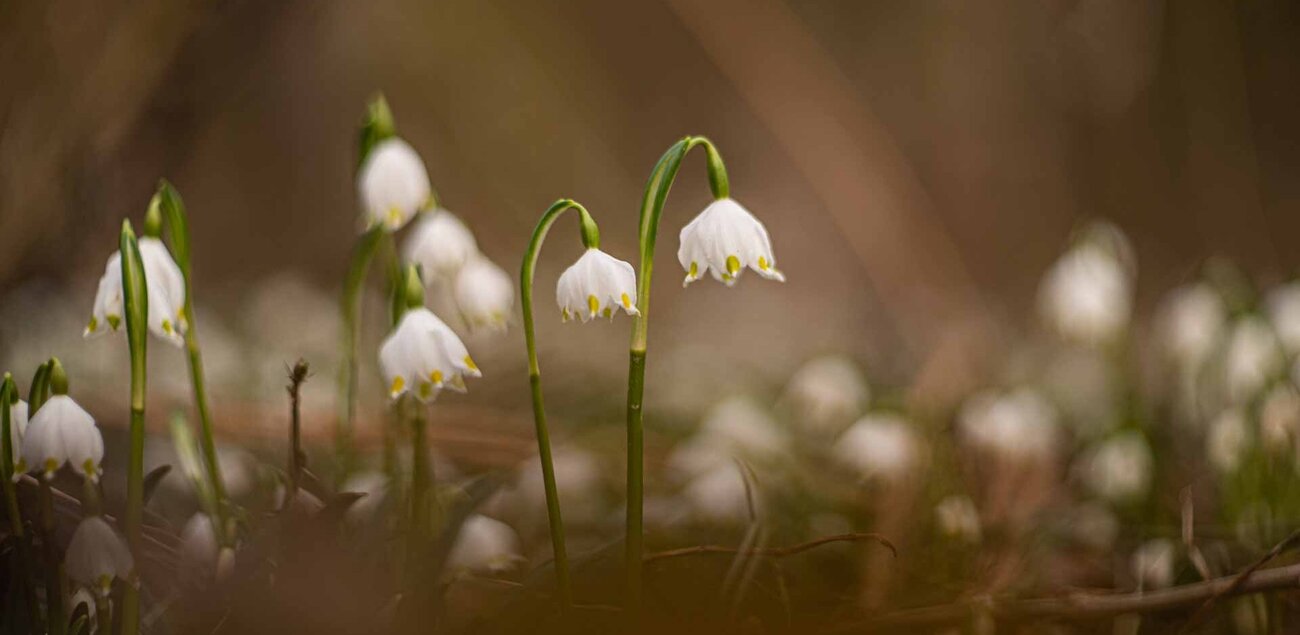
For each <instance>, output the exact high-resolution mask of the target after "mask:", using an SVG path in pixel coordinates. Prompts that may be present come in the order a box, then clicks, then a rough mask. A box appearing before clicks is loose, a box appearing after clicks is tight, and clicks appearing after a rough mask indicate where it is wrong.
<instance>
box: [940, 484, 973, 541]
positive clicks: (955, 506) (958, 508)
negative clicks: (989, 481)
mask: <svg viewBox="0 0 1300 635" xmlns="http://www.w3.org/2000/svg"><path fill="white" fill-rule="evenodd" d="M934 519H935V521H936V522H937V523H938V525H939V531H941V532H943V534H944V535H945V536H949V537H951V538H956V539H958V540H961V541H963V542H968V543H977V542H979V541H980V535H981V531H980V513H979V510H977V509H975V503H973V502H971V499H969V498H967V497H965V496H959V495H953V496H949V497H947V498H945V499H943V500H942V501H940V502H939V504H938V505H936V506H935V508H934Z"/></svg>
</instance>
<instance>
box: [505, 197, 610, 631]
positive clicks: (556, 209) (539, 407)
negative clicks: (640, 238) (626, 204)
mask: <svg viewBox="0 0 1300 635" xmlns="http://www.w3.org/2000/svg"><path fill="white" fill-rule="evenodd" d="M570 209H574V210H577V211H578V216H579V227H580V230H581V233H582V242H583V244H584V245H586V246H587V247H588V248H595V247H599V246H600V232H599V231H598V230H597V228H596V221H595V220H593V219H592V218H591V214H589V213H588V212H587V209H586V208H584V207H583V206H582V205H580V204H578V203H577V202H576V201H573V200H571V199H561V200H558V201H556V202H555V203H553V204H552V205H551V206H550V207H549V208H547V210H546V211H545V212H544V213H543V214H542V218H541V220H539V221H537V229H535V230H533V238H532V240H531V241H530V242H529V243H528V251H526V252H524V262H523V266H522V267H521V268H520V272H519V295H520V302H521V304H522V305H523V313H524V343H525V345H526V346H527V348H528V380H529V384H530V385H531V386H532V394H533V422H534V424H535V427H536V430H537V454H538V456H539V458H540V460H541V463H542V482H543V484H544V485H545V488H546V515H547V517H548V519H549V520H550V523H551V549H552V551H553V552H554V555H555V585H556V589H557V591H558V593H559V599H560V612H561V613H562V614H565V615H567V614H568V612H569V610H570V608H571V607H572V606H573V589H572V586H571V584H570V582H569V556H568V553H567V551H566V549H565V545H564V520H563V519H562V518H561V517H560V493H559V489H558V488H557V487H556V485H555V464H554V461H553V459H552V457H551V435H550V432H549V431H548V430H547V427H546V408H545V406H544V405H543V403H542V371H541V368H540V366H538V363H537V335H536V332H535V329H534V326H533V277H534V274H535V272H536V269H537V256H538V254H539V253H540V252H541V250H542V243H543V242H545V241H546V233H547V232H549V231H550V229H551V225H553V224H555V221H556V220H557V219H558V218H559V217H560V215H561V214H563V213H564V212H566V211H568V210H570Z"/></svg>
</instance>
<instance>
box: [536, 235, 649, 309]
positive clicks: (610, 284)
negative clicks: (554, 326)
mask: <svg viewBox="0 0 1300 635" xmlns="http://www.w3.org/2000/svg"><path fill="white" fill-rule="evenodd" d="M555 301H556V302H557V303H559V305H560V316H561V318H563V319H564V321H566V322H567V321H569V320H570V319H572V318H574V317H578V318H581V319H582V321H583V322H586V321H587V320H590V319H591V318H594V317H596V316H598V315H599V316H602V317H607V318H613V317H614V311H615V310H617V309H620V308H621V309H623V312H624V313H627V314H628V315H639V313H640V312H639V311H637V308H636V272H635V271H633V270H632V265H630V264H628V263H626V262H623V261H622V260H619V259H618V258H615V257H613V256H611V255H609V254H607V253H605V252H603V251H601V250H599V249H597V248H595V247H590V248H588V249H587V251H586V253H584V254H582V256H581V257H579V258H578V261H577V262H575V263H573V265H572V266H571V267H569V268H568V269H565V270H564V273H562V274H560V281H559V283H558V284H556V285H555Z"/></svg>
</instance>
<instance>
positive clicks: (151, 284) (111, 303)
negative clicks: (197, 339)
mask: <svg viewBox="0 0 1300 635" xmlns="http://www.w3.org/2000/svg"><path fill="white" fill-rule="evenodd" d="M139 245H140V260H141V262H143V263H144V279H145V293H146V294H148V297H149V330H150V331H153V334H154V335H156V336H158V337H160V338H162V339H163V340H166V341H168V342H171V343H172V344H174V345H176V346H180V345H181V344H183V343H185V339H184V338H183V337H182V335H183V334H184V333H185V329H186V328H187V325H186V324H185V315H184V309H185V276H184V275H182V274H181V268H180V267H179V266H177V264H176V261H175V260H173V259H172V255H171V253H170V252H168V251H167V246H166V245H164V244H163V242H162V241H161V240H159V239H157V238H150V237H148V236H146V237H143V238H141V239H140V241H139ZM123 301H124V300H123V295H122V252H120V251H115V252H113V255H112V256H109V258H108V264H107V265H105V266H104V275H103V277H101V278H100V279H99V288H98V290H97V291H96V292H95V306H94V308H93V309H91V314H90V322H89V323H87V324H86V330H85V333H84V335H85V336H86V337H91V336H94V335H102V334H103V333H107V332H108V331H116V330H118V328H120V327H121V326H122V319H123V318H122V311H123Z"/></svg>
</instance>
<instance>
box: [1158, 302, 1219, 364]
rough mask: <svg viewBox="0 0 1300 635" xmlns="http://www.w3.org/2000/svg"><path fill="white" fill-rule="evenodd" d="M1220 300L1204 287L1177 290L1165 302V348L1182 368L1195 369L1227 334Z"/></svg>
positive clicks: (1163, 324)
mask: <svg viewBox="0 0 1300 635" xmlns="http://www.w3.org/2000/svg"><path fill="white" fill-rule="evenodd" d="M1227 322H1228V309H1227V307H1226V306H1224V303H1223V297H1222V296H1220V295H1219V293H1218V292H1217V291H1215V290H1214V288H1213V287H1211V286H1210V285H1208V284H1206V283H1203V282H1201V283H1196V284H1191V285H1187V286H1184V287H1180V288H1178V289H1176V290H1174V291H1173V292H1172V293H1170V294H1169V298H1168V299H1167V300H1165V308H1164V310H1163V317H1162V329H1161V330H1162V331H1163V338H1162V339H1163V340H1164V348H1165V350H1166V351H1167V352H1168V353H1169V355H1170V357H1171V358H1173V360H1175V361H1177V362H1178V363H1180V364H1182V365H1183V366H1184V367H1185V368H1197V367H1199V366H1200V364H1201V363H1202V362H1204V361H1205V360H1206V359H1208V358H1209V357H1210V354H1211V353H1213V352H1214V350H1215V348H1217V347H1218V345H1219V341H1220V340H1221V339H1222V338H1223V333H1224V331H1225V330H1227Z"/></svg>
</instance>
